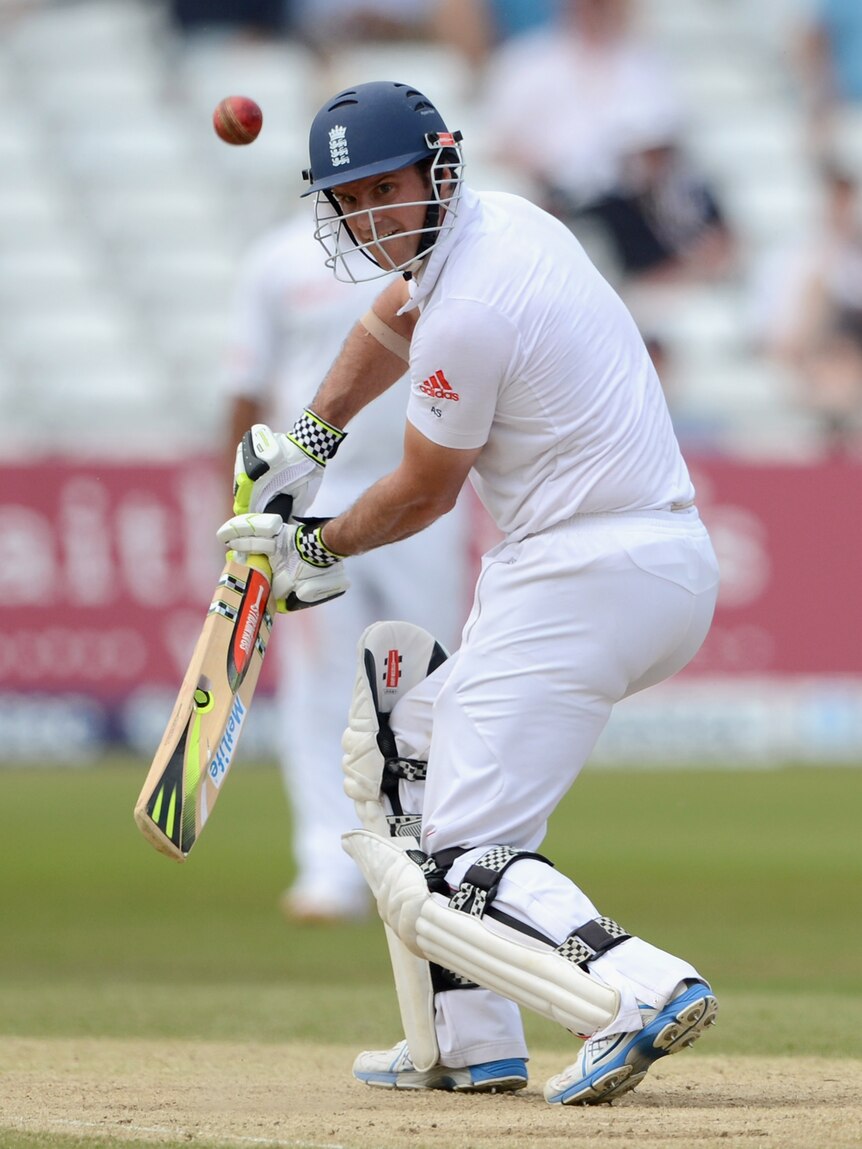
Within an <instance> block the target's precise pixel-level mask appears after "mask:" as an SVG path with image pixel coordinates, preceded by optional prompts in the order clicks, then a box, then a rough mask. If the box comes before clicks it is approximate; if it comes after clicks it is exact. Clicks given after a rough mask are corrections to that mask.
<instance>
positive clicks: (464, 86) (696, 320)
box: [0, 0, 819, 457]
mask: <svg viewBox="0 0 862 1149" xmlns="http://www.w3.org/2000/svg"><path fill="white" fill-rule="evenodd" d="M793 7H794V5H793V3H792V0H772V2H771V3H769V4H759V5H751V4H749V3H747V0H686V2H685V3H684V4H680V3H678V2H677V0H641V2H640V5H639V8H640V13H641V18H642V21H643V23H644V24H645V25H646V27H647V28H648V29H649V31H650V32H651V33H652V34H653V35H654V36H655V37H656V38H657V39H658V41H659V44H660V45H661V47H662V48H663V50H664V51H665V52H666V53H667V54H668V56H669V57H670V59H671V60H672V62H673V65H674V67H675V69H676V72H677V76H678V81H679V84H680V86H681V88H682V91H683V92H684V94H685V98H686V101H687V104H688V107H689V109H690V117H689V124H688V142H689V143H690V145H691V146H692V148H693V149H694V151H695V152H696V154H697V156H698V157H699V159H700V161H701V163H702V164H703V165H704V166H705V169H706V170H707V172H708V173H709V175H710V176H711V177H712V179H713V180H714V182H715V184H716V187H717V188H718V191H719V193H720V195H721V197H722V200H723V201H724V203H725V206H726V210H727V212H728V215H729V216H730V219H731V221H732V223H733V225H734V227H735V228H736V230H737V232H738V234H739V235H740V237H741V239H742V244H743V251H744V259H743V269H742V271H743V273H744V272H745V269H746V266H747V265H748V264H750V263H751V262H752V261H753V260H754V259H756V257H757V255H758V253H759V252H760V251H761V250H762V249H763V248H764V246H765V245H766V244H768V243H770V242H771V241H773V240H774V239H775V238H776V237H779V236H782V235H789V234H792V233H793V232H794V230H795V229H798V228H800V227H803V226H806V225H808V224H810V223H811V221H812V220H814V219H815V218H816V215H817V211H818V206H819V205H818V192H817V185H816V182H815V179H814V175H813V172H812V171H811V170H810V161H809V159H808V156H807V152H806V146H805V129H804V119H803V111H802V109H801V107H800V101H799V98H798V96H797V94H796V93H795V91H794V84H793V82H792V77H791V75H790V74H789V72H788V64H787V57H788V51H787V48H788V43H787V41H788V37H789V32H790V25H791V17H792V13H793ZM4 12H5V15H4ZM0 20H2V21H3V23H2V36H0V97H2V100H3V107H4V115H3V117H2V119H0V170H2V173H3V175H2V180H0V305H2V306H0V401H2V403H3V409H4V412H5V417H4V419H3V420H2V449H3V450H4V451H5V452H8V453H10V454H12V453H14V451H15V449H16V444H18V443H21V442H25V443H30V444H32V442H33V441H34V437H35V435H36V433H38V434H39V435H40V436H41V438H42V441H44V442H46V443H47V444H48V445H49V446H50V447H51V449H53V450H57V449H64V450H66V451H68V452H71V453H76V452H79V451H86V450H88V449H89V448H90V446H91V445H92V444H93V442H94V441H95V440H97V439H98V440H99V441H100V442H101V443H102V444H104V442H105V441H106V438H109V436H106V432H110V431H114V430H121V431H122V438H123V446H122V449H123V451H124V452H128V451H129V450H140V451H141V452H143V453H146V452H151V451H156V450H162V451H164V450H168V449H170V446H171V443H172V442H173V441H175V440H176V438H177V437H178V436H180V435H182V437H183V440H184V442H185V443H186V444H188V443H189V441H190V440H192V442H193V443H194V445H196V446H199V447H200V448H201V449H207V448H211V447H212V445H213V443H214V442H216V441H217V436H218V434H219V429H220V420H221V416H222V411H221V405H220V400H219V392H218V388H217V387H214V383H215V382H216V380H217V378H218V373H219V371H220V364H221V357H222V354H223V337H224V327H225V319H226V315H227V310H228V307H229V301H230V290H231V283H232V277H233V274H234V271H235V269H236V266H237V262H238V259H239V256H240V253H241V252H242V250H243V248H244V247H245V246H246V244H247V243H248V242H249V241H250V240H252V239H253V238H254V237H255V236H257V235H258V234H259V233H260V232H262V231H263V230H264V229H265V228H266V227H267V226H269V225H270V224H271V223H272V222H274V221H275V220H276V219H278V218H279V217H281V216H282V215H284V214H285V213H287V212H289V211H290V210H292V209H293V208H294V206H295V204H296V196H297V193H298V191H299V190H300V176H299V172H300V170H301V168H302V166H303V164H304V162H305V133H306V130H307V125H308V122H309V120H310V117H311V115H312V114H313V112H314V110H315V109H316V107H317V106H318V104H319V101H320V99H321V98H322V97H323V95H324V94H325V93H326V92H327V91H329V90H331V89H332V88H333V86H337V85H338V84H340V83H341V82H342V80H346V78H347V77H350V78H351V79H354V78H359V79H360V80H361V79H370V78H379V77H380V76H382V75H388V74H389V73H393V74H394V73H395V72H397V73H398V74H399V75H402V76H404V77H407V76H409V77H410V78H411V79H414V82H416V83H417V84H418V85H419V86H422V85H425V86H426V90H428V91H429V94H430V95H431V96H432V98H433V99H435V101H436V102H438V103H439V105H440V106H441V107H442V108H444V109H445V110H446V111H447V114H449V117H450V120H451V121H452V122H453V123H454V122H455V121H456V120H457V121H458V125H459V126H461V127H462V128H463V129H464V131H465V136H466V138H467V145H468V153H467V154H468V163H469V177H470V179H471V181H472V182H473V183H474V184H476V185H477V186H488V184H489V183H492V182H493V183H496V184H501V183H502V184H503V185H505V186H510V187H512V188H513V189H514V190H522V189H521V187H520V186H519V181H518V180H517V179H516V178H515V176H514V175H513V173H510V172H507V171H506V170H505V169H501V168H500V167H499V165H494V164H491V163H489V162H488V159H487V153H488V151H489V149H488V147H487V141H485V140H483V138H482V124H481V120H480V118H479V117H478V116H477V115H476V112H475V108H474V107H472V106H471V99H470V93H471V85H470V77H469V75H468V74H467V70H466V65H463V66H462V65H460V64H459V61H458V60H456V59H453V58H452V56H451V54H449V53H447V52H446V51H444V50H443V49H442V48H440V47H437V46H435V45H433V44H432V45H429V44H423V45H416V46H415V47H412V48H411V47H410V46H405V45H404V44H398V45H397V48H393V47H389V46H385V45H370V44H363V45H358V46H356V47H354V48H352V49H351V50H350V51H343V52H342V53H341V55H340V56H336V57H335V58H334V59H333V60H332V61H331V62H330V64H329V66H328V67H327V68H325V69H324V68H323V67H322V66H321V65H319V63H318V62H317V61H316V60H315V59H313V58H312V57H311V56H310V55H309V54H308V53H307V52H306V51H305V50H304V49H303V48H302V47H301V46H299V45H298V44H295V43H292V42H278V43H276V42H268V43H256V44H249V43H237V42H236V41H230V40H227V39H217V38H209V39H208V38H200V39H198V40H196V41H193V42H189V43H180V42H179V41H178V40H177V39H176V38H175V37H173V36H172V35H171V33H170V31H169V26H168V21H167V18H166V15H165V9H164V7H163V5H162V4H160V3H157V2H156V0H77V2H75V0H70V2H67V3H63V4H57V3H38V2H30V3H18V4H16V5H12V6H9V5H7V7H6V9H2V8H0ZM232 91H241V92H247V93H248V94H251V95H253V96H254V97H255V98H257V99H258V101H259V102H260V103H261V104H262V106H263V108H264V112H265V125H264V131H263V133H262V135H261V137H260V139H259V140H258V141H257V142H256V144H255V145H254V147H252V148H247V149H231V148H227V147H225V146H224V145H223V144H221V143H220V142H219V141H218V140H217V139H216V138H215V136H214V134H213V132H212V130H211V128H210V115H211V111H212V108H213V106H214V105H215V103H216V102H217V100H218V99H219V98H220V97H221V96H223V95H225V94H227V93H228V92H232ZM739 280H740V281H739V282H734V283H731V284H730V285H722V286H721V287H720V288H703V289H701V290H698V291H696V292H692V293H690V294H689V296H688V297H687V299H686V302H685V306H680V305H679V304H678V302H677V301H674V304H673V306H667V307H664V308H662V307H660V304H661V300H660V298H657V299H656V300H653V302H652V311H653V314H654V315H655V316H656V317H657V322H658V326H659V328H660V332H661V335H662V337H663V338H664V340H665V341H666V344H667V346H668V348H669V350H670V352H671V353H672V354H673V355H674V357H675V359H676V361H677V375H678V376H680V377H682V378H684V380H685V385H684V387H683V389H682V395H681V398H680V403H681V410H682V412H683V413H684V416H685V418H686V419H694V420H696V421H699V422H700V423H704V422H706V423H711V424H712V425H714V427H715V429H716V437H717V439H718V440H719V445H720V446H721V447H722V448H723V449H731V450H739V451H741V452H743V453H745V454H747V455H751V454H752V453H754V454H756V453H758V452H760V451H762V452H763V453H765V454H767V455H770V456H775V455H790V456H793V455H796V456H799V457H805V455H806V454H808V453H810V452H811V451H812V450H813V449H814V446H815V442H816V440H815V430H814V428H813V426H812V425H810V424H809V422H808V420H807V419H806V417H805V416H804V415H803V414H802V413H801V412H800V411H798V410H797V409H795V408H794V406H793V401H792V398H791V396H790V389H789V388H788V387H787V386H786V385H785V380H783V379H782V378H781V376H780V374H778V373H777V372H776V370H775V368H774V367H765V366H764V365H763V364H762V363H761V362H759V361H758V360H757V359H755V358H754V357H753V356H752V354H751V353H750V351H749V347H748V340H747V332H746V322H745V314H744V311H745V288H744V283H743V280H744V274H742V275H741V276H740V277H739Z"/></svg>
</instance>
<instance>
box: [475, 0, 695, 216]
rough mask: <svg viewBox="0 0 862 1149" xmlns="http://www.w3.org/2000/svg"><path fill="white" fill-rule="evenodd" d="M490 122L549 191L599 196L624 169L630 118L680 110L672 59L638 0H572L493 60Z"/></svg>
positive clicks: (517, 163) (497, 144) (499, 154)
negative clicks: (634, 3) (646, 32)
mask: <svg viewBox="0 0 862 1149" xmlns="http://www.w3.org/2000/svg"><path fill="white" fill-rule="evenodd" d="M484 102H485V117H486V128H487V132H488V135H489V138H490V139H491V140H492V141H493V144H494V148H495V150H496V158H497V159H498V160H499V161H500V162H501V163H504V164H507V165H508V166H510V167H513V168H514V169H515V170H517V171H518V172H520V173H521V174H522V175H526V176H528V177H529V178H530V179H532V180H533V181H534V182H535V184H536V186H537V196H538V197H539V198H541V190H542V189H543V188H545V187H548V186H550V187H553V188H555V189H560V190H562V191H563V192H564V193H565V195H566V196H567V198H568V199H569V200H570V201H571V202H573V203H578V202H580V203H584V202H587V201H588V200H593V199H595V198H596V197H597V196H599V195H602V194H604V193H606V192H608V191H610V190H611V189H612V188H614V187H615V186H616V185H617V184H618V183H619V181H620V178H621V160H622V156H621V149H622V146H623V140H624V133H625V128H626V124H627V123H628V122H629V121H630V120H632V119H634V117H635V115H637V116H639V117H640V118H641V119H649V118H650V117H653V116H654V117H656V118H657V119H664V118H666V117H667V116H669V115H671V114H677V113H678V111H679V102H678V99H677V95H676V92H675V90H674V87H673V85H672V83H671V81H670V77H669V67H668V65H667V63H666V61H665V60H664V59H663V58H662V57H661V56H660V55H658V54H657V52H656V51H655V50H654V49H653V47H652V46H651V45H650V44H649V43H647V42H646V41H645V40H644V39H642V38H641V36H640V35H639V34H638V33H637V32H636V31H635V29H634V26H633V22H632V16H631V8H630V4H629V2H628V0H562V4H561V8H560V12H559V14H558V16H557V18H556V19H555V20H554V21H553V22H552V23H551V24H549V25H547V26H546V27H543V28H541V29H539V30H538V31H535V32H530V33H527V34H526V35H523V36H517V37H515V38H514V39H511V40H509V41H507V42H506V43H505V44H503V46H502V47H501V48H500V49H499V50H498V51H497V52H495V53H494V56H493V57H492V59H491V60H490V61H489V65H488V72H487V80H486V84H485V92H484Z"/></svg>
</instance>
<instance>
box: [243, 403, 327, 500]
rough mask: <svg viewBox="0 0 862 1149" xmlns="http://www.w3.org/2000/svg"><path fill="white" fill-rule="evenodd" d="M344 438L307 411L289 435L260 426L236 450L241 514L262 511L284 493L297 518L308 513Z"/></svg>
mask: <svg viewBox="0 0 862 1149" xmlns="http://www.w3.org/2000/svg"><path fill="white" fill-rule="evenodd" d="M344 436H345V432H344V431H340V430H339V429H338V428H337V427H332V426H330V424H329V423H325V422H324V421H323V420H322V419H320V418H318V416H317V415H315V414H314V412H313V411H308V410H306V411H303V413H302V414H301V415H300V417H299V418H298V419H297V420H296V422H295V423H294V425H293V427H292V429H291V430H290V431H288V433H287V434H286V435H285V434H282V433H281V432H279V431H273V430H271V429H270V428H269V427H267V426H266V424H265V423H255V425H254V426H253V427H252V428H251V430H250V431H246V433H245V435H243V437H242V440H241V442H240V443H239V445H238V446H237V449H236V462H235V464H234V475H233V494H234V508H233V509H234V511H235V512H236V514H244V513H247V512H254V513H256V512H258V511H263V510H265V509H266V507H267V506H268V505H269V503H271V502H272V500H273V499H274V498H275V497H276V496H277V495H280V494H285V495H290V496H291V498H292V499H293V513H294V514H296V515H302V514H304V513H305V512H306V511H307V510H308V508H309V507H310V506H311V503H312V501H313V500H314V496H315V494H316V492H317V488H318V487H319V486H320V482H321V480H322V478H323V468H324V467H325V466H326V464H327V462H328V460H329V459H331V458H332V456H333V455H334V454H335V452H336V451H337V450H338V448H339V446H340V445H341V442H342V440H343V439H344Z"/></svg>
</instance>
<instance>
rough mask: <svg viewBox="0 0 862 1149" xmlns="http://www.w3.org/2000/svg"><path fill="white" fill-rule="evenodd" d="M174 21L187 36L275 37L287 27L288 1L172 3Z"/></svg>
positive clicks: (188, 0) (183, 0) (190, 0)
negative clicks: (234, 34) (219, 34)
mask: <svg viewBox="0 0 862 1149" xmlns="http://www.w3.org/2000/svg"><path fill="white" fill-rule="evenodd" d="M169 8H170V18H171V22H172V23H173V25H174V26H175V27H176V28H177V29H178V31H180V32H181V33H182V34H183V35H198V34H201V33H203V34H209V33H224V32H230V33H237V34H240V35H243V36H272V35H279V34H280V33H282V32H283V31H284V29H285V26H286V19H285V0H171V2H170V5H169Z"/></svg>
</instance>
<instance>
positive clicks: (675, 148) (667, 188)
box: [547, 116, 735, 287]
mask: <svg viewBox="0 0 862 1149" xmlns="http://www.w3.org/2000/svg"><path fill="white" fill-rule="evenodd" d="M547 199H548V204H547V206H548V207H549V208H551V210H553V211H555V213H556V214H557V215H559V216H560V217H561V218H564V219H566V220H567V221H568V222H569V223H570V224H571V225H572V226H573V228H574V230H575V231H577V230H578V224H579V223H581V222H582V221H584V220H586V221H587V222H590V223H593V224H595V225H598V227H599V229H600V231H601V233H603V238H605V240H606V241H607V242H606V247H607V249H608V252H609V255H610V259H611V261H612V262H613V265H614V267H615V269H616V271H617V273H618V276H619V278H620V279H621V280H624V281H625V282H626V283H627V285H628V286H632V287H633V286H638V285H643V284H645V283H655V284H658V283H661V284H671V285H672V284H675V283H683V284H684V283H690V282H708V281H711V280H715V279H717V278H721V277H723V276H725V275H726V274H727V273H728V271H729V270H730V269H731V268H732V266H733V262H734V251H735V243H734V238H733V235H732V232H731V230H730V227H729V226H728V223H727V221H726V219H725V217H724V215H723V213H722V210H721V208H720V206H719V204H718V201H717V199H716V195H715V193H714V191H713V190H712V188H711V187H710V186H709V184H708V183H707V182H706V180H705V178H704V177H703V176H702V174H701V173H700V172H699V171H698V170H697V169H696V168H695V165H694V164H693V162H692V160H691V158H690V157H689V155H688V153H687V151H686V149H685V146H684V143H683V141H682V138H681V133H680V127H679V124H678V122H677V120H676V118H675V117H674V118H672V119H667V118H666V117H664V118H663V117H659V116H651V117H650V118H648V119H647V120H645V121H643V120H641V119H640V118H638V119H637V120H635V121H632V122H631V123H630V124H629V125H627V126H626V127H625V128H624V129H622V131H621V143H620V176H619V181H618V183H617V184H616V185H615V186H614V187H613V188H612V189H611V190H610V191H608V192H607V193H606V194H604V195H601V196H599V197H598V198H597V199H595V200H592V201H590V202H588V203H585V204H578V203H572V202H571V201H570V200H569V198H568V196H567V195H566V192H565V191H564V190H561V189H553V188H549V189H548V196H547Z"/></svg>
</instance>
